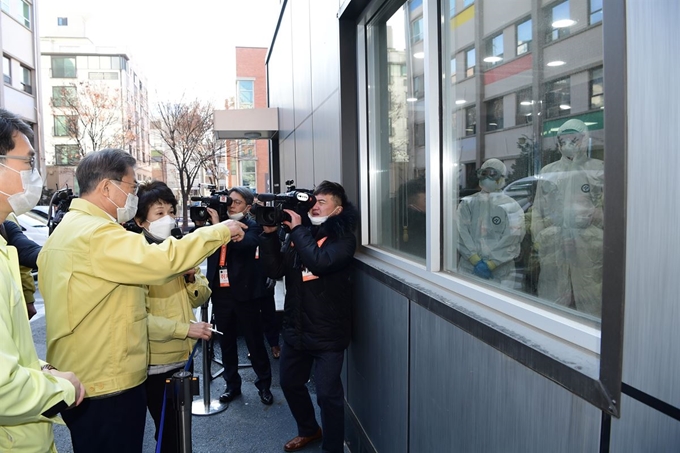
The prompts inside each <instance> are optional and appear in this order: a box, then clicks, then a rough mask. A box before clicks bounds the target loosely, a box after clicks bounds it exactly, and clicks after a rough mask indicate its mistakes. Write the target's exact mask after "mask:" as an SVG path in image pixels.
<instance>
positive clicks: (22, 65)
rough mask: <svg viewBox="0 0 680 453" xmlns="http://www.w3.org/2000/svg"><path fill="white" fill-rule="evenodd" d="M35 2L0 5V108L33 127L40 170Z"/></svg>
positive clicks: (10, 1)
mask: <svg viewBox="0 0 680 453" xmlns="http://www.w3.org/2000/svg"><path fill="white" fill-rule="evenodd" d="M36 3H37V2H36V1H31V0H2V1H1V2H0V49H2V62H1V63H0V67H2V76H3V86H2V90H0V107H2V108H4V109H7V110H9V111H11V112H13V113H15V114H17V115H19V116H20V117H21V118H22V119H23V120H24V121H26V122H27V123H28V124H30V125H31V126H32V127H33V130H34V132H35V139H34V142H33V147H34V148H35V150H36V153H37V154H38V158H39V159H40V163H41V165H40V168H42V169H44V158H45V156H44V153H43V151H42V140H41V133H40V129H39V123H40V121H41V118H40V115H41V110H40V108H39V106H40V90H39V86H38V80H39V77H38V76H37V75H38V74H39V64H40V59H39V55H40V52H39V39H38V32H37V30H38V27H37V21H36V17H35V8H36Z"/></svg>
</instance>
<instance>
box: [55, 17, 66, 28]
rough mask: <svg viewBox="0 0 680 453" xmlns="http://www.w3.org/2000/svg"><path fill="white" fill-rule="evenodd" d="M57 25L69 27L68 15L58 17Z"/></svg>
mask: <svg viewBox="0 0 680 453" xmlns="http://www.w3.org/2000/svg"><path fill="white" fill-rule="evenodd" d="M57 27H68V17H57Z"/></svg>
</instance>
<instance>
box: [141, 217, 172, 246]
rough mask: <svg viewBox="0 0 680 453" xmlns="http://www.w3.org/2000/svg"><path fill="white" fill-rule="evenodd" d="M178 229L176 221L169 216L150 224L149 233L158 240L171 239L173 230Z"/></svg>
mask: <svg viewBox="0 0 680 453" xmlns="http://www.w3.org/2000/svg"><path fill="white" fill-rule="evenodd" d="M176 227H177V224H176V223H175V219H174V218H172V217H171V216H169V215H166V216H163V217H161V218H160V219H158V220H154V221H153V222H149V228H148V229H147V231H148V232H149V234H150V235H151V236H153V237H155V238H156V239H163V240H165V239H167V238H169V237H170V235H171V233H172V230H173V229H175V228H176Z"/></svg>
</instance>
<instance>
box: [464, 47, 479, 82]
mask: <svg viewBox="0 0 680 453" xmlns="http://www.w3.org/2000/svg"><path fill="white" fill-rule="evenodd" d="M463 52H464V53H465V78H466V79H467V78H470V77H474V76H475V74H476V72H477V70H476V67H477V51H476V50H475V47H474V46H472V47H468V48H467V49H465V50H464V51H463ZM470 52H473V56H474V59H475V62H474V64H473V65H472V66H470Z"/></svg>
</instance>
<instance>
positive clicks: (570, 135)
mask: <svg viewBox="0 0 680 453" xmlns="http://www.w3.org/2000/svg"><path fill="white" fill-rule="evenodd" d="M507 1H508V0H486V2H485V3H484V6H485V8H487V7H488V8H489V11H493V10H494V8H495V7H498V8H500V7H502V6H503V5H505V4H506V2H507ZM390 4H391V3H390ZM460 4H461V3H460V2H459V5H460ZM513 4H515V5H516V7H517V9H518V10H517V11H515V13H516V14H514V15H513V17H512V18H510V17H508V19H507V23H503V20H504V19H502V18H497V17H494V19H493V20H491V19H489V20H488V22H489V23H488V27H489V28H490V29H489V30H485V29H482V30H479V29H475V27H480V26H481V27H485V26H487V23H486V19H485V20H484V21H477V22H470V21H468V22H461V23H460V24H457V25H458V26H457V27H452V26H451V24H450V23H449V22H447V21H445V24H443V25H442V28H441V29H439V30H428V29H427V28H425V29H424V30H423V40H424V44H425V46H424V49H425V50H424V51H425V52H426V54H425V58H414V56H413V54H414V48H413V46H412V44H413V41H412V40H411V39H410V35H409V33H410V31H411V30H410V25H411V24H412V23H413V21H414V20H415V18H413V17H410V12H411V10H410V9H409V3H408V2H404V3H403V4H402V5H401V6H395V7H392V8H390V7H389V6H388V7H385V8H383V9H382V10H379V11H378V12H377V13H376V14H375V16H374V17H373V18H372V19H371V20H370V22H369V23H368V25H367V28H366V37H367V50H366V51H367V55H366V62H367V68H366V69H367V71H366V73H367V80H366V99H367V101H368V102H367V107H368V116H367V121H366V124H367V125H368V126H367V128H368V130H367V134H366V143H367V162H368V169H367V170H368V173H369V175H368V177H367V178H366V185H367V189H368V191H367V192H368V195H367V196H368V206H369V207H368V208H367V209H368V214H369V217H368V228H367V233H368V237H367V238H363V239H364V240H365V241H366V242H368V243H369V244H370V245H371V246H372V247H374V248H375V249H378V250H379V251H384V252H385V253H388V254H389V255H390V256H392V255H396V256H398V257H400V258H402V259H403V261H405V262H406V263H410V262H413V263H415V264H417V265H418V266H419V267H418V269H422V267H423V265H424V266H425V269H427V270H428V271H430V270H432V275H433V279H438V278H440V277H439V275H440V274H438V272H440V271H441V273H442V274H443V275H446V274H450V275H455V276H456V277H457V278H458V279H457V280H456V282H459V281H460V280H461V279H462V280H463V281H465V282H467V284H468V285H473V287H478V286H479V287H484V288H486V289H487V290H488V289H489V288H491V290H492V291H491V293H492V294H498V295H499V296H497V297H499V300H500V297H501V296H500V295H502V297H503V298H505V299H503V300H507V297H511V298H515V299H516V300H519V301H522V303H527V304H529V305H535V306H540V307H541V308H542V309H547V310H548V311H550V312H553V313H557V314H558V315H560V316H564V317H566V318H569V319H570V320H571V321H573V320H574V319H576V320H578V321H579V322H583V323H586V324H587V325H589V326H598V323H599V319H600V314H601V305H602V297H601V291H602V255H603V250H602V244H603V242H602V241H603V234H604V228H603V224H604V223H603V205H604V161H603V159H604V149H605V146H606V144H605V143H604V133H603V128H604V121H603V115H604V109H603V108H602V107H603V102H602V99H603V93H604V86H603V78H602V60H603V58H602V46H601V45H598V44H597V43H593V34H592V33H569V29H570V27H577V26H579V25H578V23H576V22H574V23H571V24H570V23H569V21H572V18H571V16H570V4H571V7H572V8H573V10H574V11H581V12H582V14H583V17H584V19H583V20H585V17H586V16H585V14H586V12H587V8H588V6H587V5H589V4H590V3H588V0H569V1H565V2H560V3H554V2H553V3H551V4H550V5H548V6H546V7H544V6H543V4H544V2H543V1H542V0H531V1H529V0H527V1H525V2H520V1H517V2H513ZM450 5H451V2H446V1H444V2H442V8H443V9H442V10H443V11H448V10H449V9H448V8H449V6H450ZM419 14H420V13H419ZM459 17H460V15H459V16H457V18H456V20H457V19H458V18H459ZM490 17H491V16H490ZM518 17H519V18H521V19H520V22H518V21H517V19H516V18H518ZM547 17H549V23H548V25H549V26H548V27H546V28H543V27H542V30H546V31H549V33H548V34H549V35H550V36H551V38H550V39H548V40H547V41H543V40H539V42H535V41H534V42H532V39H531V33H532V24H538V23H542V21H544V20H545V19H546V18H547ZM460 20H461V21H463V20H464V19H462V18H461V19H460ZM572 22H573V21H572ZM426 23H428V24H429V23H430V22H428V21H426ZM433 23H434V21H433ZM437 23H439V22H438V21H437ZM580 27H581V29H583V28H585V27H587V24H584V23H583V21H581V24H580ZM499 30H503V31H504V32H507V33H511V32H512V30H517V53H518V54H522V53H526V52H529V51H530V50H531V51H532V52H533V53H534V54H535V55H538V56H541V58H540V59H539V60H534V62H533V65H526V64H518V65H506V66H508V70H507V71H503V72H502V73H497V71H493V72H490V73H489V76H488V77H484V78H483V80H477V79H470V77H471V76H474V75H475V69H474V68H475V67H476V55H475V48H474V47H470V46H471V43H473V42H475V41H477V40H479V37H482V36H488V37H489V38H488V39H487V40H485V41H484V45H485V47H484V49H483V52H484V55H485V56H486V55H497V56H498V55H502V49H503V46H502V44H501V43H502V36H503V34H501V33H500V32H499ZM565 30H566V31H565ZM553 32H555V34H554V35H553ZM508 36H509V35H508ZM440 38H441V39H442V40H443V41H442V42H440V43H439V46H438V47H437V46H432V45H430V44H431V42H429V41H428V40H429V39H434V40H437V39H440ZM558 38H559V39H560V43H559V45H553V40H554V39H558ZM530 46H533V48H531V47H530ZM511 47H512V46H511ZM435 48H437V52H434V51H433V50H430V52H431V54H428V53H427V52H428V50H427V49H435ZM420 50H421V47H420V43H419V44H418V51H420ZM489 50H490V51H491V52H490V53H488V54H487V51H489ZM455 55H459V57H458V59H459V60H460V59H461V58H464V59H465V60H464V64H461V65H460V66H461V70H463V68H465V75H466V77H465V79H462V80H458V81H457V83H439V81H441V80H442V77H443V80H447V79H450V80H452V81H455V80H456V79H455V78H454V77H455V63H454V59H452V58H451V57H452V56H455ZM536 58H538V57H536ZM525 61H526V60H525ZM538 61H540V67H539V66H538V65H537V62H538ZM584 62H587V65H586V63H584ZM426 65H428V67H430V68H434V69H435V71H439V70H440V69H441V70H442V71H443V72H444V74H441V75H440V74H438V73H437V75H436V76H433V77H432V80H430V79H428V75H429V74H430V73H428V71H426V70H425V66H426ZM584 67H585V69H584ZM403 68H405V70H404V69H403ZM428 80H430V83H428ZM588 81H590V83H588ZM416 94H417V95H416ZM421 95H422V96H421ZM432 99H437V100H439V99H441V104H440V105H439V106H435V108H429V109H427V110H426V104H427V103H426V102H424V101H425V100H432ZM437 107H439V108H437ZM479 108H483V110H482V112H481V115H480V112H479V111H478V109H479ZM506 113H507V115H506ZM478 115H479V118H478ZM438 121H441V123H440V124H437V122H438ZM478 121H481V122H483V126H482V127H477V122H478ZM432 128H434V131H435V132H433V129H432ZM428 131H429V132H428ZM437 132H440V133H437ZM438 139H439V140H441V142H439V141H437V140H438ZM429 169H436V171H437V172H439V171H441V174H439V173H437V174H435V175H431V174H430V173H429V172H430V170H429ZM432 171H435V170H432ZM440 176H441V177H440ZM435 181H438V182H435ZM439 181H440V182H439ZM437 184H438V186H437ZM433 190H437V191H439V193H435V194H432V193H431V191H433ZM432 199H435V200H437V202H436V203H432V204H430V205H428V203H427V202H426V201H427V200H432ZM439 201H441V203H440V202H439ZM430 209H432V210H433V211H432V212H430V211H429V210H430ZM426 212H427V215H426ZM427 244H430V246H429V247H431V249H428V245H427ZM435 274H436V275H437V277H435V276H434V275H435ZM437 281H438V282H441V281H440V280H437ZM456 284H458V283H456ZM485 294H486V295H488V293H487V292H485ZM485 297H487V296H485ZM489 297H493V296H489Z"/></svg>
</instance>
